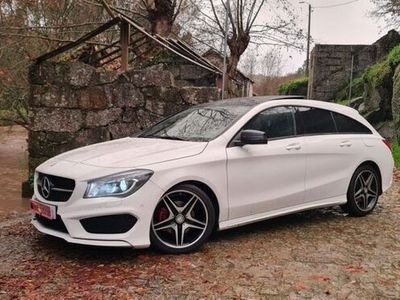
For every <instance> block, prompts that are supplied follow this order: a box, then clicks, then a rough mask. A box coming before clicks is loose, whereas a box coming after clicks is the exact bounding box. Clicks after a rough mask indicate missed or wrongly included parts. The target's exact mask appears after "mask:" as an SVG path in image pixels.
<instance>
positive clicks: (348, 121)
mask: <svg viewBox="0 0 400 300" xmlns="http://www.w3.org/2000/svg"><path fill="white" fill-rule="evenodd" d="M332 114H333V118H334V119H335V123H336V127H337V130H338V132H339V133H345V134H346V133H347V134H351V133H355V134H372V131H371V130H370V129H369V128H367V127H366V126H365V125H363V124H361V123H360V122H358V121H356V120H353V119H352V118H349V117H347V116H344V115H342V114H339V113H335V112H332Z"/></svg>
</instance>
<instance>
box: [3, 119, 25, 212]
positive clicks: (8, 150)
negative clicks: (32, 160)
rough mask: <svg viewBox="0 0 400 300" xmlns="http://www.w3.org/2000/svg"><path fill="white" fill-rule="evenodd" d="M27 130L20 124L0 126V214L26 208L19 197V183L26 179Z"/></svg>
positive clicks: (23, 201)
mask: <svg viewBox="0 0 400 300" xmlns="http://www.w3.org/2000/svg"><path fill="white" fill-rule="evenodd" d="M26 139H27V131H26V130H25V129H24V128H23V127H20V126H12V127H0V186H1V196H0V215H1V214H6V213H9V212H14V211H17V212H22V211H26V210H27V209H28V206H29V203H28V201H27V199H23V198H21V184H22V182H23V181H24V180H26V179H27V153H26V147H27V145H26Z"/></svg>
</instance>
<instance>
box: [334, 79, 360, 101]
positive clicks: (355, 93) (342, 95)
mask: <svg viewBox="0 0 400 300" xmlns="http://www.w3.org/2000/svg"><path fill="white" fill-rule="evenodd" d="M349 92H350V84H347V85H346V87H344V88H343V89H342V90H341V91H339V92H338V93H337V95H336V102H342V101H345V100H349ZM363 94H364V80H363V78H362V76H359V77H356V78H354V79H353V81H352V82H351V98H358V97H362V95H363Z"/></svg>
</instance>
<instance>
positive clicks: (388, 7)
mask: <svg viewBox="0 0 400 300" xmlns="http://www.w3.org/2000/svg"><path fill="white" fill-rule="evenodd" d="M372 2H373V3H374V4H375V5H376V7H375V9H374V10H373V12H372V15H373V16H375V17H378V18H383V19H384V20H385V21H386V22H387V23H388V26H390V27H396V28H398V27H399V26H400V0H372Z"/></svg>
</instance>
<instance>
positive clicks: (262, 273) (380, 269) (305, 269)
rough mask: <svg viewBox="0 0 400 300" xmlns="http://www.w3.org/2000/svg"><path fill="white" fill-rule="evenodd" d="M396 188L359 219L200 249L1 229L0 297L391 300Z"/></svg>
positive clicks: (242, 231)
mask: <svg viewBox="0 0 400 300" xmlns="http://www.w3.org/2000/svg"><path fill="white" fill-rule="evenodd" d="M399 198H400V183H399V182H396V183H395V184H394V185H393V187H392V188H391V189H390V190H389V191H388V192H387V193H385V195H384V196H383V197H382V198H381V201H380V203H379V205H378V207H377V209H376V210H375V211H374V213H372V214H371V215H369V216H367V217H364V218H351V217H348V216H345V215H344V214H342V213H341V212H340V210H339V209H323V210H314V211H310V212H305V213H300V214H296V215H292V216H287V217H282V218H278V219H274V220H269V221H266V222H261V223H258V224H253V225H250V226H246V227H242V228H239V229H234V230H229V231H225V232H218V233H217V234H215V235H214V237H213V238H212V240H211V241H210V242H209V243H208V244H207V245H206V246H205V247H204V248H202V249H201V250H200V251H198V252H196V253H193V254H188V255H179V256H173V255H163V254H159V253H157V252H155V251H153V250H151V249H150V250H142V251H137V250H136V251H135V250H132V249H110V248H97V247H84V246H77V245H71V244H67V243H65V242H63V241H62V240H58V239H55V238H51V237H48V236H44V235H41V234H39V233H37V232H36V231H35V230H34V229H33V228H32V227H31V226H30V224H29V220H28V218H29V216H28V215H27V213H14V214H9V215H7V216H6V217H4V216H3V218H2V221H1V222H0V298H4V299H12V298H26V299H39V298H43V297H45V298H46V299H50V298H87V299H98V298H103V299H124V298H146V299H147V298H148V299H155V298H252V299H254V298H268V299H304V298H313V299H383V298H385V299H399V298H400V232H399V228H400V203H399Z"/></svg>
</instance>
